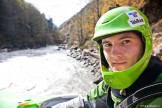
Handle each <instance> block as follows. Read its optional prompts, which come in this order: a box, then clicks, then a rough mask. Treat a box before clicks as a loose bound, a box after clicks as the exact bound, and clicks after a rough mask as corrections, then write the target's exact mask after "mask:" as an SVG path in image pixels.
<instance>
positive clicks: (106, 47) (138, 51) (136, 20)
mask: <svg viewBox="0 0 162 108" xmlns="http://www.w3.org/2000/svg"><path fill="white" fill-rule="evenodd" d="M93 40H95V41H96V42H97V43H98V46H99V50H100V58H101V69H102V75H103V78H104V81H105V82H106V83H107V84H108V85H109V86H111V87H113V88H116V89H124V88H128V87H129V86H131V85H132V84H133V83H134V82H135V81H136V80H137V78H138V77H139V76H140V75H141V73H142V72H143V71H144V70H145V68H146V67H147V65H148V63H149V60H150V57H151V54H152V32H151V28H150V26H149V23H148V19H147V18H146V16H145V15H144V14H143V13H142V12H141V11H140V10H138V9H136V8H134V7H130V6H124V7H118V8H114V9H112V10H110V11H108V12H107V13H105V14H104V15H103V16H102V17H101V18H100V19H99V21H98V22H97V24H96V27H95V34H94V37H93Z"/></svg>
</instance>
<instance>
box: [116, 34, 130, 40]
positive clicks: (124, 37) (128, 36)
mask: <svg viewBox="0 0 162 108" xmlns="http://www.w3.org/2000/svg"><path fill="white" fill-rule="evenodd" d="M126 38H132V36H130V35H127V36H123V37H121V38H119V40H122V39H126Z"/></svg>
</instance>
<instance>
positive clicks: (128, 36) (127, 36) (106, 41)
mask: <svg viewBox="0 0 162 108" xmlns="http://www.w3.org/2000/svg"><path fill="white" fill-rule="evenodd" d="M127 38H132V36H130V35H126V36H123V37H121V38H119V39H118V40H122V39H127ZM105 43H111V41H109V40H104V41H103V40H102V42H101V44H105Z"/></svg>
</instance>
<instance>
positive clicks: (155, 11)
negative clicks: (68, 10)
mask: <svg viewBox="0 0 162 108" xmlns="http://www.w3.org/2000/svg"><path fill="white" fill-rule="evenodd" d="M116 4H119V5H120V6H126V5H129V6H133V7H136V8H139V9H140V10H141V11H142V12H144V14H145V15H146V16H147V17H148V19H149V22H150V25H151V27H152V31H153V43H154V44H153V47H154V52H155V53H158V54H160V49H162V48H161V46H162V45H160V43H161V42H162V36H161V35H162V1H161V0H93V1H92V2H91V3H89V4H88V5H87V6H85V7H84V8H83V9H82V10H81V11H80V12H79V13H77V14H76V15H74V16H73V17H72V18H71V19H69V20H68V21H66V22H65V23H63V24H62V25H61V26H60V27H59V31H60V32H62V33H63V34H64V35H65V37H66V38H65V39H66V42H68V44H74V42H77V43H78V44H79V45H81V46H86V47H89V46H92V45H93V43H92V42H91V41H90V39H91V37H92V36H93V32H94V27H95V24H96V22H97V20H98V19H99V17H100V16H101V15H102V14H104V13H105V12H106V11H108V10H109V8H110V7H113V6H115V5H116ZM161 53H162V51H161Z"/></svg>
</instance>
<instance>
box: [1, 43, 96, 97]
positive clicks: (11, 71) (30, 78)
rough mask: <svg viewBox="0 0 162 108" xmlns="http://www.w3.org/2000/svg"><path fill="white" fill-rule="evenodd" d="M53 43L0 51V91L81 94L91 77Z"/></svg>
mask: <svg viewBox="0 0 162 108" xmlns="http://www.w3.org/2000/svg"><path fill="white" fill-rule="evenodd" d="M57 49H58V47H57V46H48V47H45V48H39V49H26V50H17V51H13V52H2V53H0V90H4V89H10V90H12V91H23V92H28V93H34V94H53V95H55V94H56V95H59V94H81V95H86V94H87V93H88V91H89V90H90V89H92V88H94V86H95V85H94V84H93V83H92V82H93V81H94V80H95V77H94V76H93V75H92V73H90V72H89V69H88V68H84V67H83V66H82V64H81V62H79V61H76V60H75V59H73V58H71V57H69V56H67V53H68V50H57Z"/></svg>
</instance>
